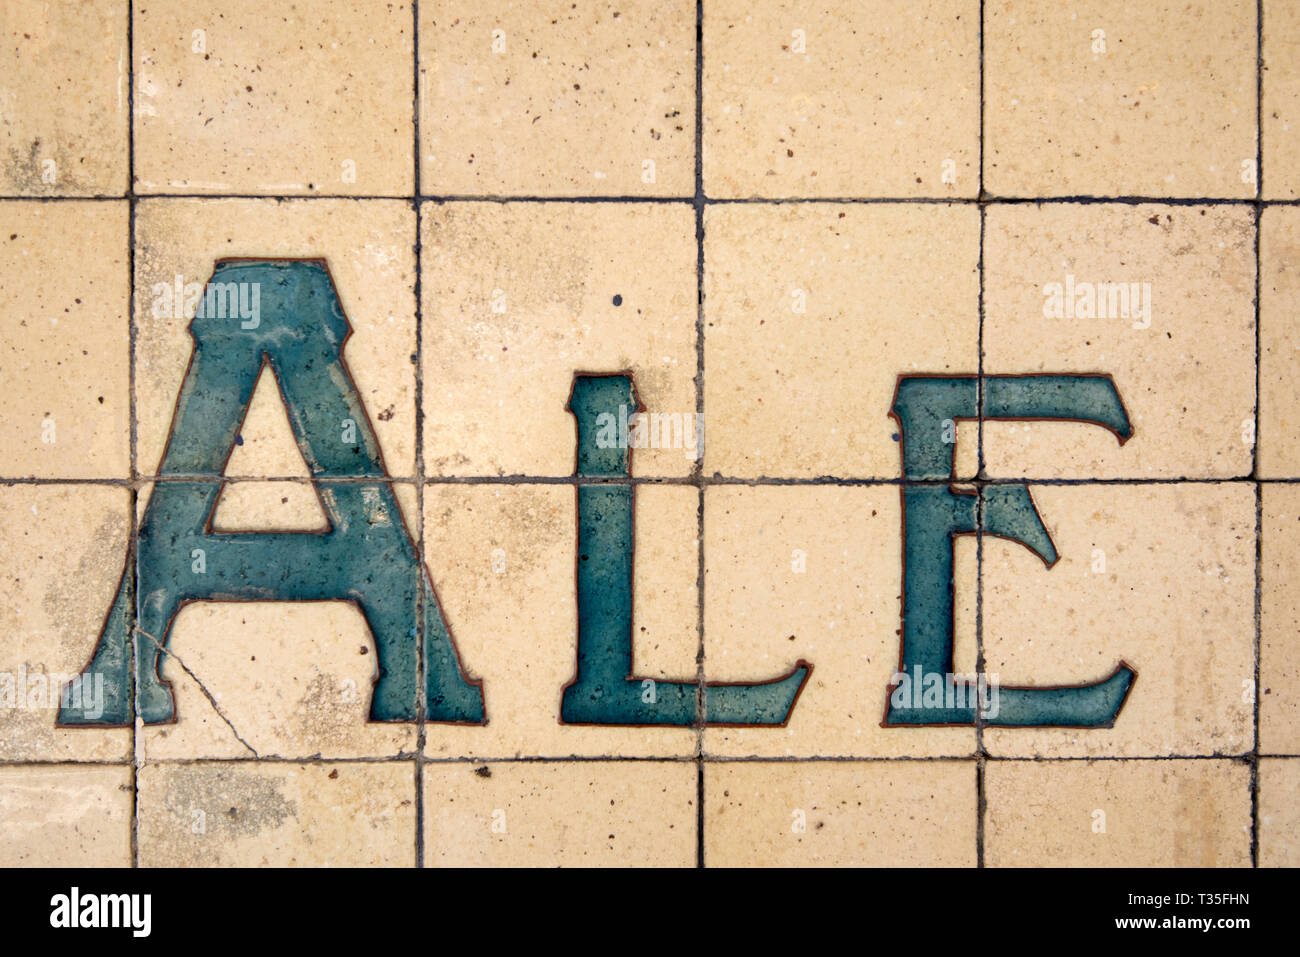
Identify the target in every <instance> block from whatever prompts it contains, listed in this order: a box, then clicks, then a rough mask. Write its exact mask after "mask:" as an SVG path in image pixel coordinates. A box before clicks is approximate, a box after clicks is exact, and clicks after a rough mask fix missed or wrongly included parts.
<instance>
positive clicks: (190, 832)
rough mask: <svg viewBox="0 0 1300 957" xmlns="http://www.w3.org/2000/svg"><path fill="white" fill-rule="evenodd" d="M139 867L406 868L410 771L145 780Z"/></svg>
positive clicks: (211, 773) (230, 771)
mask: <svg viewBox="0 0 1300 957" xmlns="http://www.w3.org/2000/svg"><path fill="white" fill-rule="evenodd" d="M139 791H140V793H139V814H140V865H141V866H142V867H366V866H369V867H373V866H389V867H393V866H397V867H410V866H411V865H412V864H414V862H415V842H414V840H413V839H412V835H413V833H414V827H415V785H414V776H413V775H412V773H411V765H410V764H408V763H406V762H393V763H387V764H368V763H356V762H348V763H333V764H332V763H313V764H280V763H260V764H259V763H250V762H245V761H223V762H216V763H197V764H151V765H146V766H145V767H143V768H141V769H140V773H139Z"/></svg>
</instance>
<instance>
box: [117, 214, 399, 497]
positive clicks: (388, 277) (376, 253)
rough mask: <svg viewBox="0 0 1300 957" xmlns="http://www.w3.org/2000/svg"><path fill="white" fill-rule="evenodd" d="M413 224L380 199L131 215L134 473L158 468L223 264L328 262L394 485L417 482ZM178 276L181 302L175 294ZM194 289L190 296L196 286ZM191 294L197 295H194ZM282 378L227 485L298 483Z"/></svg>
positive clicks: (300, 466) (255, 415) (246, 434)
mask: <svg viewBox="0 0 1300 957" xmlns="http://www.w3.org/2000/svg"><path fill="white" fill-rule="evenodd" d="M414 242H415V213H414V211H413V210H412V209H411V206H410V204H409V203H404V202H400V201H382V200H374V201H369V202H360V201H356V200H348V199H341V200H286V201H283V202H276V201H274V200H217V199H188V200H180V199H150V200H144V201H142V202H141V203H140V204H139V210H138V212H137V215H136V247H137V248H136V304H135V308H136V322H137V325H138V328H139V333H138V339H137V343H136V361H137V366H136V389H137V401H138V415H139V437H140V438H139V441H140V446H139V465H140V469H141V471H142V472H144V473H145V474H152V473H154V472H155V471H156V469H157V468H158V467H159V465H160V464H161V460H162V453H163V449H164V446H165V443H166V441H167V436H168V432H169V430H170V427H171V422H172V414H173V412H174V410H175V407H176V398H177V394H178V393H179V391H180V387H181V382H182V381H183V379H184V377H185V373H186V370H187V369H188V367H189V362H190V356H191V353H192V352H193V347H194V343H193V339H192V338H191V337H190V333H189V325H190V320H191V319H192V318H193V314H194V311H195V305H194V304H195V302H196V301H197V300H196V298H195V296H196V295H197V293H198V291H199V289H200V288H201V287H202V286H203V285H204V284H205V283H207V281H208V280H209V279H210V278H211V276H212V272H213V266H214V264H215V263H216V262H217V261H218V260H220V259H225V258H238V257H252V258H258V259H263V258H275V257H300V258H312V259H324V260H325V262H326V265H327V266H328V268H329V271H330V276H331V278H332V280H333V283H334V286H335V289H336V291H337V293H338V296H339V300H340V302H341V303H342V306H343V310H344V313H345V315H346V317H347V320H348V323H349V325H350V326H351V329H352V334H351V336H350V337H349V339H348V340H347V344H346V346H345V347H344V351H343V357H344V361H345V362H346V364H347V367H348V371H349V372H350V374H351V376H352V379H353V381H354V382H355V383H356V387H357V391H358V393H359V395H360V397H361V400H362V402H363V403H364V405H365V407H366V412H367V415H368V416H369V418H370V426H371V428H372V429H373V431H374V433H375V435H376V436H377V438H378V441H379V446H380V451H381V453H382V455H383V459H384V463H385V466H386V467H387V469H388V472H389V474H390V475H392V476H394V477H401V476H408V477H409V476H413V475H414V474H415V358H414V357H415V351H416V350H415V293H414V289H415V252H414ZM177 277H180V281H181V287H182V291H183V295H181V296H178V295H176V294H175V292H174V289H175V287H176V282H177ZM191 284H193V286H192V287H191ZM186 287H190V288H189V290H188V291H185V290H186ZM274 386H275V378H274V376H268V375H267V374H266V373H265V372H264V373H263V376H262V379H261V380H260V381H259V383H258V387H257V390H256V391H255V393H254V396H253V401H252V403H250V408H249V411H248V415H247V417H246V419H245V421H244V425H243V427H242V428H241V431H240V437H241V439H242V442H243V444H242V445H240V446H238V447H237V448H236V450H235V453H234V454H232V456H231V459H230V462H229V463H228V464H227V472H226V474H228V475H236V474H238V475H243V476H259V477H266V476H281V475H288V476H302V475H305V474H307V473H306V465H305V463H304V462H303V459H302V456H301V454H300V453H299V451H298V449H297V448H296V447H295V445H294V444H293V442H292V441H291V436H292V432H291V431H290V429H289V427H288V420H287V418H286V413H285V410H284V404H283V401H282V400H281V399H280V396H279V395H277V394H276V391H277V390H276V389H275V388H274Z"/></svg>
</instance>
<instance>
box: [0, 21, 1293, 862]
mask: <svg viewBox="0 0 1300 957" xmlns="http://www.w3.org/2000/svg"><path fill="white" fill-rule="evenodd" d="M1293 127H1294V128H1295V129H1300V4H1295V3H1291V2H1287V0H1264V2H1262V3H1256V2H1254V0H1197V2H1178V3H1173V2H1167V0H1155V2H1150V3H1142V4H1134V3H1127V2H1119V0H1072V2H1069V3H1046V2H1030V0H986V2H978V0H930V2H918V3H894V2H886V0H863V2H854V3H842V4H802V3H794V2H778V0H746V2H740V0H704V2H703V3H702V4H701V5H700V6H697V5H696V4H693V3H689V2H680V0H615V2H612V3H589V2H571V3H570V2H566V3H551V2H522V3H521V2H514V3H507V2H499V0H473V2H470V0H447V2H432V0H423V2H420V3H418V4H412V3H408V2H379V0H375V2H370V0H354V2H345V0H335V2H324V0H312V2H299V3H297V4H293V5H288V4H274V3H266V2H254V0H229V2H221V3H212V4H196V3H193V2H190V0H149V2H148V3H144V2H140V0H136V2H135V3H133V4H132V3H127V2H124V0H104V2H96V3H94V4H81V3H71V2H53V0H51V2H37V0H6V2H5V4H4V6H3V11H2V12H0V193H2V194H3V198H2V199H0V395H3V396H4V412H3V414H2V415H0V582H2V583H3V591H4V594H5V600H4V601H2V602H0V673H4V674H7V675H9V676H10V678H11V680H12V681H14V682H22V684H21V685H15V687H22V688H24V689H26V691H27V699H28V700H21V701H15V706H12V707H6V708H0V864H5V865H13V864H118V865H124V864H133V863H138V864H139V865H142V866H149V865H175V864H185V865H189V864H261V863H269V864H311V865H323V864H336V865H337V864H392V865H415V864H422V865H425V866H437V865H456V864H461V865H463V864H538V865H551V864H622V865H677V866H693V865H695V864H697V863H703V864H706V865H739V864H791V865H806V864H877V865H913V864H950V865H976V864H983V865H988V866H1002V865H1041V864H1080V865H1095V864H1121V865H1128V864H1133V865H1138V864H1157V865H1165V864H1170V865H1173V864H1177V865H1238V866H1250V865H1252V864H1258V865H1264V866H1271V865H1292V866H1294V865H1296V864H1297V863H1298V862H1300V804H1298V803H1297V800H1296V795H1297V791H1298V790H1300V643H1298V642H1300V639H1298V637H1297V622H1298V621H1300V600H1298V599H1297V597H1296V589H1297V587H1300V581H1298V580H1297V576H1296V573H1295V572H1294V568H1295V566H1296V563H1297V557H1300V525H1298V524H1297V523H1298V522H1300V488H1298V487H1297V485H1296V482H1298V481H1300V437H1298V436H1300V389H1298V388H1297V386H1296V384H1295V382H1296V376H1297V373H1298V372H1300V354H1298V353H1297V348H1298V345H1297V344H1300V336H1298V335H1297V333H1296V332H1295V331H1294V327H1295V323H1296V315H1295V313H1296V307H1297V305H1298V304H1300V278H1297V277H1298V276H1300V272H1298V271H1297V267H1296V261H1297V255H1298V253H1300V208H1298V207H1297V205H1296V204H1297V201H1298V200H1300V133H1297V132H1295V131H1294V130H1293ZM236 256H252V257H264V258H265V257H323V258H325V259H326V260H327V262H328V264H329V267H330V271H331V275H332V276H333V279H334V282H335V284H336V287H337V289H338V292H339V296H340V298H341V300H342V302H343V304H344V306H345V309H346V313H347V316H348V319H349V321H350V323H351V327H352V334H351V337H350V339H349V340H348V343H347V347H346V359H347V364H348V368H349V369H350V371H351V374H352V377H353V379H354V380H355V383H356V386H357V390H358V393H359V395H360V397H361V398H362V400H363V401H364V403H365V406H366V408H367V410H368V412H369V415H370V418H371V421H372V423H373V425H374V429H375V432H376V435H377V437H378V441H379V445H380V448H381V451H382V455H383V459H384V463H385V465H386V467H387V469H388V472H389V473H390V475H391V477H392V482H393V487H394V489H395V493H396V497H397V501H398V503H399V506H400V508H401V510H402V516H401V517H402V519H403V520H404V521H405V523H406V525H407V527H408V528H409V529H410V531H411V534H412V536H413V537H414V538H415V540H416V541H417V542H418V546H419V548H420V549H421V550H422V553H423V556H424V559H425V561H426V562H427V566H428V569H429V572H430V574H431V576H432V581H433V583H434V585H435V586H436V588H437V594H438V600H439V602H440V604H441V607H442V610H443V612H444V615H445V618H446V621H447V624H448V626H449V628H450V629H451V631H452V633H453V635H454V637H455V641H456V645H457V648H458V650H459V653H460V656H461V660H462V663H463V665H464V668H465V670H466V671H467V672H468V673H469V674H470V675H472V676H473V677H474V678H476V679H481V680H482V682H483V688H484V693H485V697H486V708H487V713H488V723H487V724H486V725H484V726H456V725H444V724H437V723H428V722H423V721H421V722H412V723H405V724H403V723H398V724H383V723H369V722H368V721H367V720H366V719H367V713H368V710H367V709H368V705H369V688H370V683H371V681H372V678H373V674H374V668H375V664H374V652H373V649H372V648H371V642H370V635H369V632H368V630H367V628H366V624H365V620H364V619H363V618H362V617H361V614H360V612H359V611H358V610H357V608H356V607H355V606H354V605H350V604H346V603H342V602H332V603H326V602H320V603H301V602H300V603H279V602H272V603H247V602H245V603H238V604H235V603H207V602H205V603H196V604H194V605H191V606H189V607H187V608H186V609H185V610H184V611H183V612H182V613H181V614H180V615H179V616H178V617H177V618H176V620H175V623H174V627H173V629H172V632H171V634H170V636H169V639H168V643H169V647H168V651H167V653H166V654H165V655H164V657H163V665H162V675H163V678H164V679H165V680H167V681H168V682H170V683H171V686H172V689H173V692H174V695H175V699H176V711H177V717H178V720H177V721H176V722H175V723H172V724H159V725H144V724H142V723H137V724H136V726H135V727H134V728H130V727H128V728H118V729H104V728H58V727H56V726H55V711H54V710H53V709H52V708H51V707H49V706H43V707H42V706H37V707H31V706H28V704H29V703H30V700H29V699H30V695H31V694H33V693H34V692H33V691H32V689H33V688H34V687H36V686H37V685H38V684H39V683H40V682H39V681H37V680H36V679H35V678H34V676H36V675H72V674H75V673H76V672H77V671H78V670H79V669H80V668H81V667H82V666H83V665H84V664H85V662H86V661H87V659H88V657H89V655H90V651H91V649H92V647H93V646H94V643H95V639H96V637H97V635H98V630H99V628H100V626H101V623H102V622H103V621H104V617H105V613H106V611H107V610H108V608H109V606H110V604H111V603H112V601H113V596H114V593H115V590H116V588H117V587H118V583H119V579H120V578H121V576H122V573H123V567H124V564H125V567H126V568H127V575H128V578H130V577H131V576H132V575H133V574H134V572H133V567H134V566H133V565H132V564H131V563H130V562H129V561H128V555H130V554H134V552H133V549H132V542H133V536H134V535H135V534H136V532H137V530H138V523H139V521H140V518H141V516H142V515H143V514H144V512H145V509H146V507H147V505H148V502H149V500H150V498H151V496H152V495H153V493H154V491H155V488H156V487H157V485H158V483H159V482H160V481H162V482H166V481H170V480H171V479H169V478H165V477H164V478H160V477H159V475H158V467H159V462H160V459H161V456H162V453H163V449H164V446H165V444H166V442H167V437H168V434H169V431H170V428H171V424H172V415H173V411H174V408H175V405H176V399H177V392H178V390H179V388H180V385H181V381H182V378H183V377H184V375H185V373H186V369H187V366H188V363H189V361H190V355H191V351H192V341H191V338H190V335H189V314H187V313H186V311H185V309H183V308H182V307H181V306H180V305H179V304H175V303H173V304H172V307H167V306H166V305H165V304H163V305H160V304H159V295H160V293H159V290H158V287H159V286H162V287H163V288H166V287H168V286H171V285H172V284H173V283H174V282H175V281H176V279H177V277H180V278H181V281H182V283H183V284H184V283H203V282H204V281H205V280H206V279H207V278H208V277H209V275H211V272H212V268H213V263H214V262H215V261H216V260H217V259H221V258H224V257H236ZM1067 277H1068V278H1067ZM1067 282H1069V283H1070V284H1071V285H1072V286H1073V285H1074V284H1076V283H1100V282H1124V283H1136V284H1138V288H1139V289H1140V290H1141V291H1142V295H1143V301H1144V302H1145V305H1146V307H1147V309H1146V311H1145V312H1142V313H1138V312H1137V310H1135V311H1134V313H1135V314H1134V315H1132V316H1113V315H1109V314H1103V315H1101V316H1087V317H1085V316H1083V315H1079V314H1077V313H1076V314H1072V315H1068V316H1067V315H1061V316H1054V315H1051V314H1050V313H1051V308H1050V303H1049V302H1047V301H1046V297H1045V294H1044V287H1045V286H1047V285H1049V284H1052V283H1061V284H1065V283H1067ZM1071 312H1072V313H1074V310H1071ZM190 313H192V309H191V310H190ZM619 370H630V371H631V372H632V373H633V375H634V378H635V383H636V387H637V391H638V394H639V395H640V398H641V400H642V401H643V402H644V403H645V405H646V406H647V408H648V409H650V410H652V411H661V412H668V413H680V414H682V415H686V416H692V415H694V414H695V413H697V412H699V413H703V416H704V422H705V426H706V432H705V434H706V442H705V445H704V453H703V457H702V458H700V457H698V456H693V455H691V454H689V450H684V449H682V448H658V449H645V450H638V451H637V452H636V453H635V454H634V456H633V462H632V475H633V477H632V478H631V479H630V480H629V481H631V482H632V483H633V484H634V485H635V487H636V496H637V497H636V523H637V524H636V565H635V602H636V604H635V614H636V620H635V628H634V637H635V659H636V668H637V672H638V675H640V676H645V677H648V678H651V679H660V680H679V681H680V680H688V681H694V680H699V679H703V680H706V681H725V682H741V681H747V682H752V681H762V680H766V679H769V678H771V677H774V676H777V675H780V674H784V673H786V672H787V671H788V670H789V669H790V667H791V666H792V665H793V664H794V662H796V661H798V660H800V659H804V660H807V661H809V662H812V664H813V666H814V668H813V672H812V675H811V677H810V678H809V679H808V684H807V686H806V687H805V688H804V691H803V693H802V695H801V696H800V698H799V701H798V703H797V705H796V707H795V709H794V711H793V713H792V715H791V717H790V720H789V722H788V724H787V725H785V726H783V727H766V728H755V727H750V728H733V727H713V726H708V727H680V728H672V727H661V728H643V727H634V728H626V727H591V726H576V725H566V724H561V723H560V720H559V707H560V695H561V689H562V688H563V687H564V685H565V684H566V683H567V682H568V681H569V680H570V679H571V678H572V677H573V673H574V660H575V632H576V628H577V612H576V608H575V589H574V573H573V568H574V562H575V549H576V545H575V520H576V503H575V494H574V486H573V484H572V483H571V482H569V481H567V479H568V478H569V477H570V476H572V474H573V470H574V441H575V439H574V428H573V418H572V417H571V415H570V414H569V413H568V412H567V411H566V408H565V402H566V399H567V397H568V394H569V389H570V386H571V384H572V380H573V375H574V373H575V371H619ZM981 372H982V373H986V374H998V375H1006V374H1033V373H1042V372H1090V373H1102V374H1109V375H1111V376H1112V377H1113V379H1114V382H1115V384H1116V387H1117V389H1118V390H1119V392H1120V394H1121V396H1122V398H1123V401H1124V403H1125V407H1126V409H1127V410H1128V414H1129V416H1130V418H1131V421H1132V424H1133V426H1134V432H1135V434H1134V436H1133V438H1132V439H1131V440H1129V441H1128V442H1126V443H1123V444H1120V443H1118V442H1116V440H1115V436H1114V435H1112V434H1110V433H1109V432H1107V431H1105V430H1104V429H1100V428H1095V427H1086V426H1083V425H1081V424H1079V423H1068V422H1034V423H1029V422H1022V421H1001V420H998V421H994V420H991V419H990V420H982V419H981V420H976V421H971V422H965V423H962V424H961V426H960V438H959V439H958V442H957V453H956V454H957V472H956V475H957V478H959V479H964V480H967V481H966V483H965V484H966V485H967V486H969V487H974V488H985V487H987V486H988V484H989V483H995V484H996V483H997V482H999V481H1001V482H1004V483H1005V482H1007V481H1014V480H1019V481H1027V482H1028V483H1029V484H1030V485H1031V487H1032V490H1033V496H1034V501H1035V503H1036V505H1037V507H1038V510H1039V511H1040V513H1041V514H1042V516H1043V520H1044V522H1045V524H1046V526H1047V528H1048V529H1049V530H1050V532H1051V534H1052V536H1053V538H1054V541H1055V544H1056V547H1057V550H1058V552H1059V555H1060V560H1059V561H1058V562H1057V563H1056V564H1055V565H1054V566H1052V567H1051V568H1050V569H1049V568H1047V567H1045V566H1044V564H1043V562H1041V561H1040V560H1039V559H1038V558H1036V557H1035V556H1034V555H1032V554H1031V553H1030V552H1029V551H1027V550H1026V549H1024V548H1023V547H1021V546H1020V545H1017V544H1015V543H1013V542H1008V541H1006V540H1003V539H999V538H996V537H993V536H991V535H980V536H976V537H968V538H962V539H959V540H957V542H956V546H955V547H956V571H955V575H954V587H955V595H956V612H955V615H956V617H955V634H956V650H955V654H956V661H955V666H956V668H957V670H959V671H964V672H974V671H976V670H982V671H986V672H988V673H989V674H996V675H999V676H1000V677H1001V680H1003V681H1005V682H1007V683H1008V684H1038V685H1052V684H1081V683H1087V682H1091V681H1095V680H1097V679H1098V678H1100V677H1103V676H1104V675H1106V674H1108V673H1110V671H1111V670H1112V669H1114V667H1115V666H1116V664H1117V663H1118V662H1120V661H1121V660H1122V661H1125V662H1128V663H1129V664H1130V665H1131V666H1132V667H1133V668H1134V669H1135V670H1136V671H1137V674H1138V678H1137V681H1136V683H1135V685H1134V689H1133V691H1132V692H1131V694H1130V696H1129V698H1128V700H1127V701H1126V703H1125V706H1124V709H1123V710H1122V712H1121V714H1120V716H1119V718H1118V720H1117V721H1116V722H1115V725H1114V727H1111V728H1093V729H1077V728H1039V729H1005V728H991V727H983V726H976V727H924V728H898V727H891V728H886V727H882V726H881V715H882V712H883V709H884V706H885V701H886V695H887V687H888V685H889V683H890V680H891V676H892V675H893V672H894V670H895V668H896V667H897V663H898V660H899V641H900V637H899V634H900V632H899V628H900V619H899V615H900V597H901V592H902V574H903V570H902V562H901V558H900V554H901V550H902V549H901V534H902V515H901V511H902V506H901V502H900V484H902V480H901V478H900V476H901V474H902V471H901V465H900V459H899V436H898V434H897V433H898V429H899V426H898V425H897V423H896V422H895V421H894V420H893V419H891V418H889V415H888V413H889V412H890V407H891V402H892V400H893V393H894V388H895V385H896V383H897V380H898V378H899V376H900V375H912V374H922V373H937V374H947V375H963V374H964V375H974V374H977V373H981ZM226 474H227V476H229V477H230V478H231V479H232V480H231V481H230V482H229V483H228V485H227V486H226V488H225V490H224V491H223V494H222V498H221V501H220V504H219V507H218V509H217V513H216V514H215V515H214V527H215V528H218V529H221V530H227V531H237V530H267V529H299V528H315V527H318V526H319V525H320V523H321V521H322V518H323V516H322V513H321V502H320V499H319V498H318V496H317V494H316V492H315V490H314V488H313V486H312V484H311V482H310V480H309V478H308V472H307V468H306V465H305V463H304V462H303V460H302V458H301V456H300V455H299V454H298V452H297V450H296V448H295V446H294V442H293V438H292V432H291V430H290V425H289V422H288V419H287V418H286V416H285V414H284V412H283V411H282V406H281V402H280V397H279V395H278V393H277V391H276V389H275V387H274V382H273V381H272V379H271V378H270V377H269V376H264V377H263V379H262V381H261V382H260V383H259V386H258V389H257V392H256V393H255V395H254V398H253V400H252V406H251V408H250V410H249V412H248V415H247V418H246V419H245V420H244V424H243V427H242V429H241V432H240V444H239V445H238V447H237V448H236V450H235V452H234V454H233V455H232V457H231V459H230V462H229V464H228V468H227V472H226ZM149 638H150V636H147V635H146V636H143V637H142V638H140V639H139V640H145V639H149ZM47 680H48V679H47ZM2 690H3V688H2V687H0V691H2ZM20 697H21V696H20Z"/></svg>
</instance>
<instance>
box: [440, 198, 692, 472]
mask: <svg viewBox="0 0 1300 957" xmlns="http://www.w3.org/2000/svg"><path fill="white" fill-rule="evenodd" d="M421 237H422V242H423V249H424V260H423V261H424V276H423V278H422V284H423V285H422V288H423V294H424V309H423V323H424V329H423V340H422V350H423V351H422V355H423V357H424V416H425V420H424V429H425V432H424V436H425V438H424V447H425V452H424V457H425V462H426V466H427V468H428V471H429V474H431V475H444V476H445V475H491V476H494V475H552V476H560V475H572V474H573V469H574V454H575V446H574V442H575V438H574V427H573V416H572V415H570V414H569V413H568V412H567V411H566V410H565V405H566V403H567V402H568V398H569V392H570V390H571V388H572V386H573V375H574V373H575V372H619V371H624V370H631V372H632V373H633V378H634V385H635V387H636V391H637V394H638V395H639V396H640V400H641V402H642V404H643V405H644V406H645V407H646V410H647V411H648V412H649V413H651V414H654V413H665V414H669V415H673V414H677V415H682V416H693V415H694V414H695V411H696V409H695V381H694V380H695V366H696V355H695V342H696V337H695V321H696V297H697V290H696V278H695V277H696V272H695V260H696V248H695V217H694V214H693V211H692V210H691V207H690V206H688V205H686V204H649V205H647V204H635V205H634V204H625V203H598V204H582V205H578V204H574V205H570V204H551V203H546V204H543V203H511V204H501V203H456V204H448V205H438V204H433V203H426V204H424V205H423V206H422V207H421ZM679 445H681V447H678V448H668V447H661V448H647V449H642V450H638V451H637V452H636V453H635V454H633V455H632V471H633V474H635V475H676V476H685V475H689V474H690V473H691V469H692V467H693V465H694V464H695V459H694V455H695V451H696V448H693V447H690V446H688V444H687V443H685V442H683V443H679Z"/></svg>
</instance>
